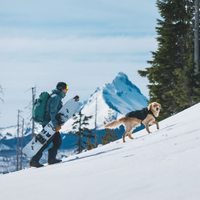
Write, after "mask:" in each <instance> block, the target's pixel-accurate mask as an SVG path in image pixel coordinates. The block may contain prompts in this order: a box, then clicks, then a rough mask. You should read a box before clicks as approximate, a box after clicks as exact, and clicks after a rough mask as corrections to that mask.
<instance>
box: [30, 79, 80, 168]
mask: <svg viewBox="0 0 200 200" xmlns="http://www.w3.org/2000/svg"><path fill="white" fill-rule="evenodd" d="M67 91H68V85H67V84H66V83H64V82H59V83H58V84H57V86H56V89H55V90H52V94H51V95H50V97H49V99H48V101H47V105H46V111H45V115H44V121H43V123H42V126H43V127H45V126H46V125H47V124H48V122H49V121H52V123H53V126H54V127H55V129H56V133H55V134H54V135H53V137H52V138H51V139H50V140H49V141H48V142H47V143H46V144H45V145H44V146H43V147H42V148H41V149H40V151H39V152H38V153H37V154H36V155H35V156H33V157H32V159H31V161H30V163H29V166H30V167H42V166H44V165H42V164H40V163H39V160H40V158H41V157H42V152H43V151H44V150H45V149H46V148H47V147H48V146H49V144H50V143H51V142H52V143H53V145H52V146H51V147H50V148H49V150H48V164H49V165H51V164H54V163H59V162H61V161H62V160H58V159H56V155H57V151H58V149H60V147H61V145H62V138H61V135H60V133H59V130H60V129H61V126H60V125H59V123H58V121H57V120H56V115H57V113H58V111H59V110H60V109H61V108H62V105H63V104H62V99H63V98H64V97H65V96H66V93H67ZM74 99H76V100H78V99H79V97H78V96H75V97H74Z"/></svg>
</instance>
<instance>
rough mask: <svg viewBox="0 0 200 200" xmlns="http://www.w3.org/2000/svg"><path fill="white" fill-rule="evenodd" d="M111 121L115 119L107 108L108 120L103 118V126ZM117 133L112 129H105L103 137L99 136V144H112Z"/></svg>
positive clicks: (110, 109) (111, 111) (116, 137)
mask: <svg viewBox="0 0 200 200" xmlns="http://www.w3.org/2000/svg"><path fill="white" fill-rule="evenodd" d="M113 120H116V117H115V116H114V112H113V110H112V108H111V107H109V110H108V118H105V121H104V124H107V123H108V122H111V121H113ZM116 133H117V132H116V131H114V130H112V129H107V128H106V129H105V136H101V140H102V141H101V143H102V144H103V145H105V144H108V143H109V142H113V141H115V140H117V139H118V136H117V135H115V134H116Z"/></svg>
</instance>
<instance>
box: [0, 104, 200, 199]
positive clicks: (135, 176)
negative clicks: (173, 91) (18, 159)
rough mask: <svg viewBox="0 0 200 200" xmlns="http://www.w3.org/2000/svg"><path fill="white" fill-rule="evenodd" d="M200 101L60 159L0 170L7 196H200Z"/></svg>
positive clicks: (0, 191) (1, 190) (2, 193)
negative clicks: (147, 126)
mask: <svg viewBox="0 0 200 200" xmlns="http://www.w3.org/2000/svg"><path fill="white" fill-rule="evenodd" d="M199 118H200V104H197V105H195V106H193V107H191V108H189V109H187V110H185V111H183V112H180V113H178V114H176V115H174V116H172V117H170V118H168V119H165V120H163V121H162V122H160V130H156V127H155V126H151V127H150V131H151V132H152V133H151V134H147V132H146V131H145V130H142V131H140V132H137V133H135V134H133V137H134V138H135V139H134V140H130V139H129V138H128V137H127V138H126V141H127V142H126V143H122V139H119V140H117V141H115V142H112V143H110V144H108V145H104V146H100V147H98V148H96V149H93V150H90V151H87V152H83V153H81V154H78V155H73V156H69V157H67V158H65V159H63V162H62V163H59V164H55V165H52V166H47V165H46V166H45V167H43V168H39V169H36V168H29V169H25V170H22V171H19V172H14V173H10V174H6V175H2V176H0V199H3V200H11V199H15V200H27V199H29V200H35V199H48V200H55V199H59V200H66V199H69V200H80V199H87V200H94V199H95V200H102V199H104V200H106V199H109V200H110V199H114V200H122V199H125V200H129V199H130V200H132V199H137V200H146V199H148V200H160V199H162V200H169V199H174V200H178V199H181V200H199V199H200V190H199V188H200V170H199V169H200V156H199V152H200V123H199Z"/></svg>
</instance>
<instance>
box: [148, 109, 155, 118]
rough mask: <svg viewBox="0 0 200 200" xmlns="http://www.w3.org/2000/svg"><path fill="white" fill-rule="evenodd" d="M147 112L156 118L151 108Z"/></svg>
mask: <svg viewBox="0 0 200 200" xmlns="http://www.w3.org/2000/svg"><path fill="white" fill-rule="evenodd" d="M148 114H151V115H153V117H154V118H156V117H155V115H154V114H153V112H152V111H151V110H149V111H148Z"/></svg>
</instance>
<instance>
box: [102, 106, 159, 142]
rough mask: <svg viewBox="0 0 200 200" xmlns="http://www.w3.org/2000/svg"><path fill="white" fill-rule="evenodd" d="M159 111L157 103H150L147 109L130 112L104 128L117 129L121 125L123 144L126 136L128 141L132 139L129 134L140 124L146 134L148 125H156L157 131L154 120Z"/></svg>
mask: <svg viewBox="0 0 200 200" xmlns="http://www.w3.org/2000/svg"><path fill="white" fill-rule="evenodd" d="M160 109H161V105H160V104H159V103H156V102H153V103H150V104H149V105H148V107H147V108H143V109H142V110H137V111H132V112H130V113H127V114H126V116H124V117H122V118H120V119H118V120H114V121H112V122H110V123H107V124H105V125H104V128H110V129H115V128H119V126H120V125H121V124H123V125H124V128H125V132H124V134H123V136H122V138H123V142H125V137H126V135H127V134H128V136H129V138H130V139H134V138H133V137H132V136H131V134H132V132H133V130H134V129H135V128H136V127H138V126H140V125H141V123H142V124H144V125H145V128H146V130H147V132H148V133H150V131H149V125H152V124H156V126H157V129H159V124H158V122H156V121H155V120H156V119H155V118H156V117H158V116H159V113H160Z"/></svg>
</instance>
